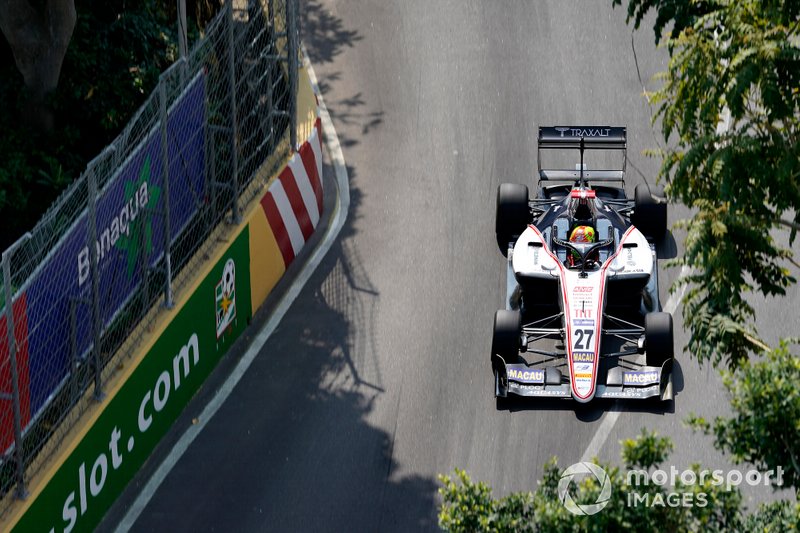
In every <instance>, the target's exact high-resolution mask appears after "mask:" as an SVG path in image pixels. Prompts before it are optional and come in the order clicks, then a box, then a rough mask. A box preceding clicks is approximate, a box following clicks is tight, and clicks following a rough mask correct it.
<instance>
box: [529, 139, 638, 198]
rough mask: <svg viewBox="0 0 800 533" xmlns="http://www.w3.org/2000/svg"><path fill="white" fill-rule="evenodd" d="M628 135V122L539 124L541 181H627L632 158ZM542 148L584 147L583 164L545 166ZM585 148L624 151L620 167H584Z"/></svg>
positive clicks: (538, 150) (538, 147) (567, 148)
mask: <svg viewBox="0 0 800 533" xmlns="http://www.w3.org/2000/svg"><path fill="white" fill-rule="evenodd" d="M627 148H628V137H627V128H626V127H625V126H539V140H538V145H537V160H538V161H537V166H538V171H539V181H540V182H541V181H574V182H576V184H580V182H581V181H588V180H592V181H619V182H622V183H623V186H624V183H625V167H626V166H627V162H628V152H627ZM542 150H580V154H581V162H580V166H579V167H578V168H577V169H575V170H570V169H543V168H542ZM584 150H620V151H622V169H620V170H583V152H584Z"/></svg>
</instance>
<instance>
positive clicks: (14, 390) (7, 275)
mask: <svg viewBox="0 0 800 533" xmlns="http://www.w3.org/2000/svg"><path fill="white" fill-rule="evenodd" d="M30 237H31V234H30V233H26V234H25V235H23V236H22V238H21V239H19V240H18V241H17V242H16V243H14V244H13V245H12V246H11V247H10V248H9V249H8V250H6V251H5V252H3V289H4V292H5V300H6V333H7V337H8V359H9V361H10V362H11V402H12V408H13V411H14V455H15V456H16V463H17V492H16V497H17V498H19V499H21V500H23V499H25V498H26V497H27V496H28V491H27V489H26V488H25V459H24V457H23V454H24V450H23V446H22V409H21V406H20V399H19V369H18V368H17V339H16V334H15V331H14V308H13V298H12V296H13V290H12V288H11V255H12V254H13V253H14V251H15V250H16V249H17V248H18V247H19V245H21V244H22V243H23V242H25V241H27V240H28V239H30Z"/></svg>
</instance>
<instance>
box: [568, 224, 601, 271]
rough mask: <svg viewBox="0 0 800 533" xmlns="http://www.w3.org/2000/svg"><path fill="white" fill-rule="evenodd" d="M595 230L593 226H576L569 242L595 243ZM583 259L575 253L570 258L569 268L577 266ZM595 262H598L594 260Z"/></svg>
mask: <svg viewBox="0 0 800 533" xmlns="http://www.w3.org/2000/svg"><path fill="white" fill-rule="evenodd" d="M594 237H595V235H594V228H593V227H591V226H575V229H573V230H572V233H571V234H570V236H569V242H579V243H592V242H594ZM593 255H594V254H593ZM580 259H581V257H580V255H578V254H577V253H575V252H572V253H571V254H570V256H569V266H575V264H576V263H577V262H578V261H580ZM593 260H596V259H594V258H593Z"/></svg>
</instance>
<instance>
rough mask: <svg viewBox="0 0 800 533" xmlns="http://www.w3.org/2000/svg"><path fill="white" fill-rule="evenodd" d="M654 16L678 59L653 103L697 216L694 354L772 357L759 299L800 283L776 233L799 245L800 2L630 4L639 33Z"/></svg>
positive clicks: (678, 189) (667, 174)
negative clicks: (758, 322)
mask: <svg viewBox="0 0 800 533" xmlns="http://www.w3.org/2000/svg"><path fill="white" fill-rule="evenodd" d="M620 1H621V0H614V3H615V4H619V3H620ZM650 9H655V10H656V13H657V14H656V26H655V30H656V40H657V41H661V40H663V42H665V43H666V44H667V45H668V47H669V49H670V52H671V53H670V55H671V58H670V62H669V69H668V71H667V72H666V73H664V74H663V76H662V79H663V82H664V84H663V86H662V87H661V88H660V89H659V90H658V91H657V92H655V93H654V94H653V101H654V102H655V103H656V105H657V114H656V117H655V118H654V120H656V121H660V125H661V130H662V133H663V135H664V138H665V139H666V140H667V141H668V146H667V147H666V148H664V149H663V150H662V151H660V152H659V153H660V155H661V156H662V166H661V170H660V178H661V179H664V180H665V181H666V182H667V183H668V186H667V194H668V195H669V196H670V197H671V199H672V200H676V201H679V202H681V203H683V204H685V205H686V206H688V207H689V208H691V209H692V211H693V213H695V214H694V216H693V217H692V218H691V219H690V220H688V221H684V222H683V226H684V227H686V228H687V230H688V234H687V238H686V251H685V255H684V256H683V257H682V258H680V259H679V260H678V263H680V264H682V265H686V266H688V267H690V268H691V274H690V275H689V276H687V277H685V278H683V280H682V282H683V283H687V284H688V285H689V289H688V291H687V293H686V296H685V298H684V308H685V311H684V317H685V321H686V324H687V325H688V326H689V329H690V333H691V337H690V340H689V348H690V350H691V352H692V353H693V354H694V355H695V356H696V357H697V358H698V359H699V360H700V361H701V362H702V361H706V360H710V361H712V362H713V363H715V364H718V363H720V362H722V361H723V360H725V361H726V362H728V363H729V364H730V365H732V366H734V367H735V366H736V365H738V364H739V363H740V362H741V361H743V360H745V359H746V358H747V357H748V355H749V354H751V353H761V352H763V351H764V350H766V349H768V346H767V345H766V343H765V342H764V341H763V340H762V339H761V338H760V337H759V335H758V332H757V331H756V329H755V326H754V324H753V319H754V315H755V311H754V309H753V307H752V305H751V304H750V303H749V302H748V299H747V295H748V293H750V292H753V291H758V292H760V293H761V294H763V295H767V296H776V295H783V294H785V291H786V288H787V287H788V286H790V285H792V284H794V283H795V281H796V280H795V278H794V277H793V276H792V275H791V273H790V271H789V269H788V268H787V267H788V265H789V264H790V263H793V262H794V256H793V253H792V251H791V249H789V248H785V247H784V246H782V245H781V244H779V243H778V241H777V240H776V239H775V236H774V234H773V233H774V232H773V230H775V229H777V228H784V229H786V228H788V229H790V230H791V235H790V244H791V243H793V242H794V238H795V236H796V231H797V229H798V228H800V181H799V178H800V145H798V142H797V141H798V133H800V91H799V90H798V87H800V33H799V31H798V30H799V29H800V26H799V22H798V15H799V14H800V3H798V2H792V1H778V0H771V1H757V0H710V1H706V2H680V1H678V0H630V2H629V3H628V17H629V20H630V19H631V18H633V19H634V21H635V24H636V25H637V27H638V25H639V24H640V23H641V21H642V20H643V17H644V16H645V15H646V14H647V12H648V11H649V10H650ZM670 24H672V25H673V26H672V31H671V33H670V36H669V37H664V36H663V35H662V30H663V29H664V28H666V27H668V26H669V25H670ZM721 123H723V124H725V127H719V125H720V124H721ZM795 264H796V263H795Z"/></svg>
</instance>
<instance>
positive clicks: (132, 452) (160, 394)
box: [14, 227, 251, 532]
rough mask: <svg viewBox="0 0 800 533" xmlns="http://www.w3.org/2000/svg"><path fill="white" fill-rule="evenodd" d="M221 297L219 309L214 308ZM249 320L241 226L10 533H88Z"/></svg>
mask: <svg viewBox="0 0 800 533" xmlns="http://www.w3.org/2000/svg"><path fill="white" fill-rule="evenodd" d="M230 261H232V262H233V264H234V266H235V276H234V280H235V281H234V283H233V286H234V287H235V290H234V293H233V295H232V296H233V298H226V299H223V298H221V297H222V296H223V294H224V291H223V289H224V287H225V279H224V278H225V277H226V276H225V274H226V272H228V273H229V272H230V266H228V269H227V271H226V264H228V265H230ZM227 279H228V280H230V276H227ZM229 283H230V282H229ZM228 287H230V285H228ZM223 300H224V301H225V303H226V304H227V305H225V306H223V305H221V302H222V301H223ZM228 300H232V302H233V303H232V304H228ZM230 305H233V308H235V310H236V312H235V317H234V316H231V314H225V312H224V310H223V314H222V318H221V320H220V323H219V326H220V327H219V332H220V335H219V336H218V335H217V333H218V318H217V317H218V315H217V309H218V308H219V309H222V308H225V307H227V308H228V309H230V307H229V306H230ZM250 315H251V305H250V250H249V228H248V227H245V228H244V230H243V231H242V232H241V233H240V234H239V236H238V237H237V238H236V240H235V241H234V242H233V243H232V244H231V246H230V247H229V248H228V250H227V251H226V253H225V254H224V255H223V256H222V258H221V259H220V260H219V261H218V262H217V263H216V265H214V268H213V269H212V270H211V272H210V273H209V275H208V276H206V278H205V279H204V280H203V281H202V282H201V284H200V285H199V287H198V289H197V291H196V292H195V293H194V294H192V295H191V296H190V297H189V300H188V301H187V302H186V304H185V305H184V306H183V307H182V308H181V310H180V311H179V312H177V313H176V314H175V316H174V317H173V319H172V321H171V322H170V324H169V325H168V326H167V328H166V329H165V330H164V333H163V335H162V336H161V337H160V338H159V339H158V340H156V342H155V344H154V345H153V347H152V348H151V349H150V351H149V352H148V353H147V354H146V355H145V357H144V359H143V360H142V361H141V363H140V364H139V366H138V367H137V368H136V370H134V371H133V373H132V374H131V376H130V378H129V379H128V380H127V381H126V382H125V384H123V385H122V387H121V388H120V390H119V391H118V393H117V394H116V395H115V396H114V397H113V398H112V399H110V400H107V402H108V403H107V405H106V406H105V409H104V410H103V412H102V414H101V415H100V416H99V418H98V419H97V421H96V423H95V424H94V425H93V426H92V427H91V428H90V429H89V430H88V432H87V433H86V435H85V436H84V438H83V439H82V440H81V442H80V443H79V444H78V446H77V447H76V448H75V450H74V451H73V452H72V454H70V456H69V457H68V458H67V459H66V461H65V462H64V463H63V464H62V465H61V467H60V468H59V469H58V470H57V471H56V472H55V473H54V474H53V476H52V478H51V479H50V481H49V482H48V483H47V485H46V486H45V488H44V489H43V490H42V492H41V493H40V494H39V495H38V496H37V497H36V500H35V501H33V503H32V504H31V505H30V507H29V508H28V510H27V511H26V512H25V514H24V515H23V516H22V517H21V518H20V520H19V521H18V522H17V524H15V526H14V530H15V531H52V532H56V531H64V532H70V531H92V530H93V529H94V528H95V527H96V526H97V524H98V523H99V522H100V520H101V519H102V518H103V516H104V515H105V513H106V512H107V510H108V509H109V508H110V507H111V505H112V504H113V503H114V501H115V500H116V499H117V498H118V497H119V495H120V494H121V492H122V491H123V489H124V488H125V487H126V485H127V484H128V483H129V482H130V480H131V479H132V478H133V476H134V475H135V474H136V472H137V471H138V470H139V469H140V468H141V466H142V465H143V464H144V462H145V461H146V460H147V458H148V457H149V456H150V454H151V453H152V451H153V449H154V448H155V446H156V445H157V444H158V442H159V441H160V440H161V438H162V437H163V436H164V435H165V434H166V433H167V431H168V430H169V429H170V427H171V426H172V424H173V423H174V422H175V420H176V419H177V417H178V416H179V415H180V414H181V412H182V411H183V409H184V407H185V406H186V405H187V403H188V402H189V400H190V399H191V398H192V396H193V395H194V394H195V392H197V390H198V389H199V388H200V386H201V385H202V384H203V382H204V381H205V380H206V378H207V377H208V375H209V374H210V373H211V371H212V370H213V369H214V367H215V366H216V364H217V362H218V361H219V360H220V358H221V357H222V356H223V355H224V354H225V352H226V351H227V350H228V348H229V347H230V346H231V344H232V343H233V342H234V341H235V340H236V338H237V337H238V336H239V335H240V334H241V333H242V331H243V330H244V329H245V327H246V326H247V323H248V321H249V319H250Z"/></svg>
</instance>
